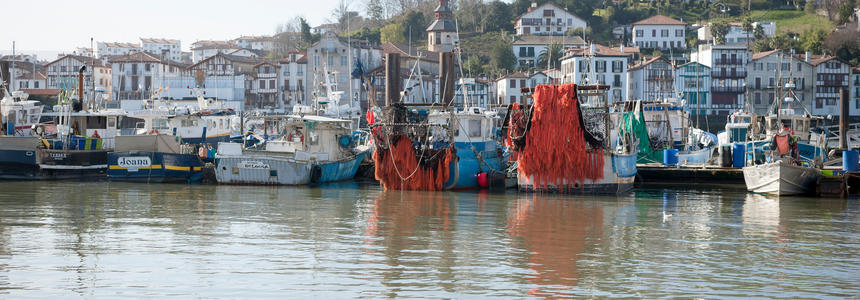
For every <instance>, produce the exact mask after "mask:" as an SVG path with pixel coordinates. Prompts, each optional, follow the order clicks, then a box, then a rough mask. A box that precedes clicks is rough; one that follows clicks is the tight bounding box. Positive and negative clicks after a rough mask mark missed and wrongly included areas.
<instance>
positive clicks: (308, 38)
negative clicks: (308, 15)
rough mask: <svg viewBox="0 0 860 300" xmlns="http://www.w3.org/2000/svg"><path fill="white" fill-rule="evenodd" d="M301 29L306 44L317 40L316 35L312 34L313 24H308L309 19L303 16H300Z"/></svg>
mask: <svg viewBox="0 0 860 300" xmlns="http://www.w3.org/2000/svg"><path fill="white" fill-rule="evenodd" d="M299 30H300V31H301V33H302V42H304V43H305V44H306V45H310V44H313V43H314V42H315V41H314V36H313V34H311V25H308V21H307V20H305V18H303V17H300V18H299Z"/></svg>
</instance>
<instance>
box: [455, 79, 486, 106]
mask: <svg viewBox="0 0 860 300" xmlns="http://www.w3.org/2000/svg"><path fill="white" fill-rule="evenodd" d="M467 101H468V103H467ZM453 104H454V106H458V107H465V106H467V105H468V106H479V107H483V108H489V106H490V105H491V104H492V103H490V84H489V83H488V82H487V81H486V80H484V79H481V78H460V79H459V80H457V82H455V83H454V102H453Z"/></svg>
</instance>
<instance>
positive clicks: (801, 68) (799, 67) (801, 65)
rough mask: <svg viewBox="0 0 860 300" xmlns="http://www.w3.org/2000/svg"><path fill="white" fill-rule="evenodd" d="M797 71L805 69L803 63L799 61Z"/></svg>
mask: <svg viewBox="0 0 860 300" xmlns="http://www.w3.org/2000/svg"><path fill="white" fill-rule="evenodd" d="M797 71H798V72H799V71H803V64H801V63H797Z"/></svg>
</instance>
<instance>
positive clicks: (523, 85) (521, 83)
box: [520, 79, 526, 88]
mask: <svg viewBox="0 0 860 300" xmlns="http://www.w3.org/2000/svg"><path fill="white" fill-rule="evenodd" d="M520 87H521V88H524V87H526V80H525V79H520Z"/></svg>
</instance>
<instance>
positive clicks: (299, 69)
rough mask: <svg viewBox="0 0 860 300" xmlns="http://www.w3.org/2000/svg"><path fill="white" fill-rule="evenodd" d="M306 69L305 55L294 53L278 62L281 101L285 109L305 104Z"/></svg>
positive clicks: (306, 60)
mask: <svg viewBox="0 0 860 300" xmlns="http://www.w3.org/2000/svg"><path fill="white" fill-rule="evenodd" d="M307 67H308V59H307V55H305V53H303V52H298V51H294V52H291V53H289V54H288V55H287V57H285V58H282V59H280V60H278V70H279V72H280V82H281V87H280V90H281V101H283V103H284V106H285V107H292V106H293V105H296V104H307V101H306V98H305V82H307V77H306V74H307V73H306V72H307Z"/></svg>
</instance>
